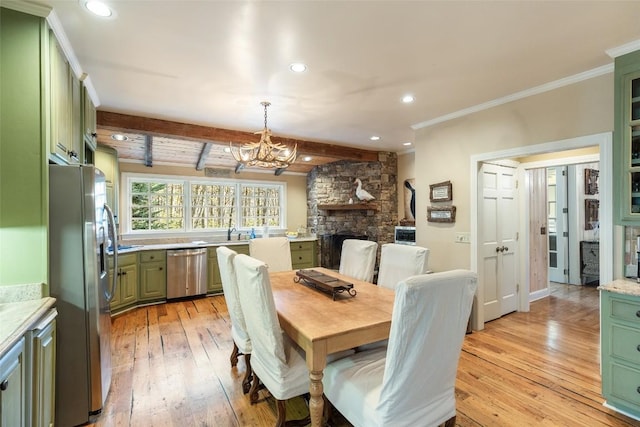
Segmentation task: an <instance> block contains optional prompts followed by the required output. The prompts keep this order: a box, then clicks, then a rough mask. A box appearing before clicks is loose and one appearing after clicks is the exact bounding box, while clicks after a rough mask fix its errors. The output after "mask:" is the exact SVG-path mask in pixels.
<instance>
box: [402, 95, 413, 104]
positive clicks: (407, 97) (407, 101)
mask: <svg viewBox="0 0 640 427" xmlns="http://www.w3.org/2000/svg"><path fill="white" fill-rule="evenodd" d="M415 100H416V97H415V96H413V95H405V96H403V97H402V102H404V103H405V104H411V103H412V102H413V101H415Z"/></svg>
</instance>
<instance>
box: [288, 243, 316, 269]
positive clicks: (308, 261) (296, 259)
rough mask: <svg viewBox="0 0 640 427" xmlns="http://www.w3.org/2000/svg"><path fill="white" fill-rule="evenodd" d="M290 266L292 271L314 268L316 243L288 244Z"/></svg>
mask: <svg viewBox="0 0 640 427" xmlns="http://www.w3.org/2000/svg"><path fill="white" fill-rule="evenodd" d="M289 246H290V248H291V266H292V267H293V269H294V270H300V269H301V268H313V267H315V266H316V246H317V241H315V240H312V241H303V242H295V241H294V242H290V244H289Z"/></svg>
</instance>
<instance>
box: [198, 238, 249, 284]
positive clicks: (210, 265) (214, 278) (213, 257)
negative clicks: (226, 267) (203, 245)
mask: <svg viewBox="0 0 640 427" xmlns="http://www.w3.org/2000/svg"><path fill="white" fill-rule="evenodd" d="M217 248H218V247H217V246H212V247H210V248H209V249H208V250H207V293H208V294H217V293H221V292H222V279H220V268H219V267H218V256H217V253H216V249H217ZM228 248H229V249H232V250H234V251H236V252H237V253H239V254H245V255H249V245H248V244H246V245H245V244H241V245H229V246H228Z"/></svg>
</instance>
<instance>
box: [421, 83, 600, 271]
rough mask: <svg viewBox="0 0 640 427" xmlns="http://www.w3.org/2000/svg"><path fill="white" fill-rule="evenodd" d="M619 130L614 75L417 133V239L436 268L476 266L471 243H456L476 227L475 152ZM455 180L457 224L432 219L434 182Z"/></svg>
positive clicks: (454, 192) (454, 200)
mask: <svg viewBox="0 0 640 427" xmlns="http://www.w3.org/2000/svg"><path fill="white" fill-rule="evenodd" d="M612 130H613V74H607V75H604V76H599V77H596V78H593V79H590V80H587V81H583V82H580V83H576V84H573V85H570V86H566V87H563V88H560V89H556V90H553V91H550V92H546V93H543V94H540V95H535V96H531V97H528V98H525V99H522V100H518V101H514V102H511V103H508V104H505V105H501V106H498V107H494V108H491V109H489V110H484V111H481V112H478V113H475V114H472V115H469V116H465V117H461V118H459V119H455V120H451V121H448V122H444V123H440V124H437V125H434V126H431V127H428V128H425V129H421V130H418V131H417V133H416V146H415V164H416V165H420V167H416V168H415V172H416V174H415V175H416V176H415V178H416V192H417V194H418V195H419V198H418V203H417V204H416V217H417V218H418V220H417V221H416V227H417V243H418V244H419V245H422V246H426V247H428V248H430V249H431V253H430V254H429V267H430V268H431V269H433V270H434V271H442V270H449V269H453V268H470V245H468V244H464V243H454V237H455V233H456V232H468V231H470V216H469V214H470V209H471V206H470V188H469V186H470V179H471V178H470V175H469V173H470V158H471V156H472V155H476V154H482V153H489V152H495V151H501V150H505V149H510V148H515V147H521V146H528V145H534V144H541V143H545V142H551V141H559V140H563V139H568V138H574V137H578V136H584V135H591V134H596V133H601V132H610V131H612ZM447 180H450V181H451V182H452V184H453V203H452V204H453V205H455V206H456V207H457V213H456V222H455V223H453V224H448V223H447V224H443V223H429V222H427V221H426V220H423V219H424V218H426V215H427V206H428V205H429V199H428V194H429V184H433V183H437V182H442V181H447Z"/></svg>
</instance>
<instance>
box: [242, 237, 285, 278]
mask: <svg viewBox="0 0 640 427" xmlns="http://www.w3.org/2000/svg"><path fill="white" fill-rule="evenodd" d="M249 255H251V257H252V258H256V259H259V260H260V261H262V262H264V263H266V264H267V267H268V268H269V272H270V273H275V272H277V271H289V270H292V267H291V248H290V247H289V239H287V238H286V237H265V238H260V239H251V240H249Z"/></svg>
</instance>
